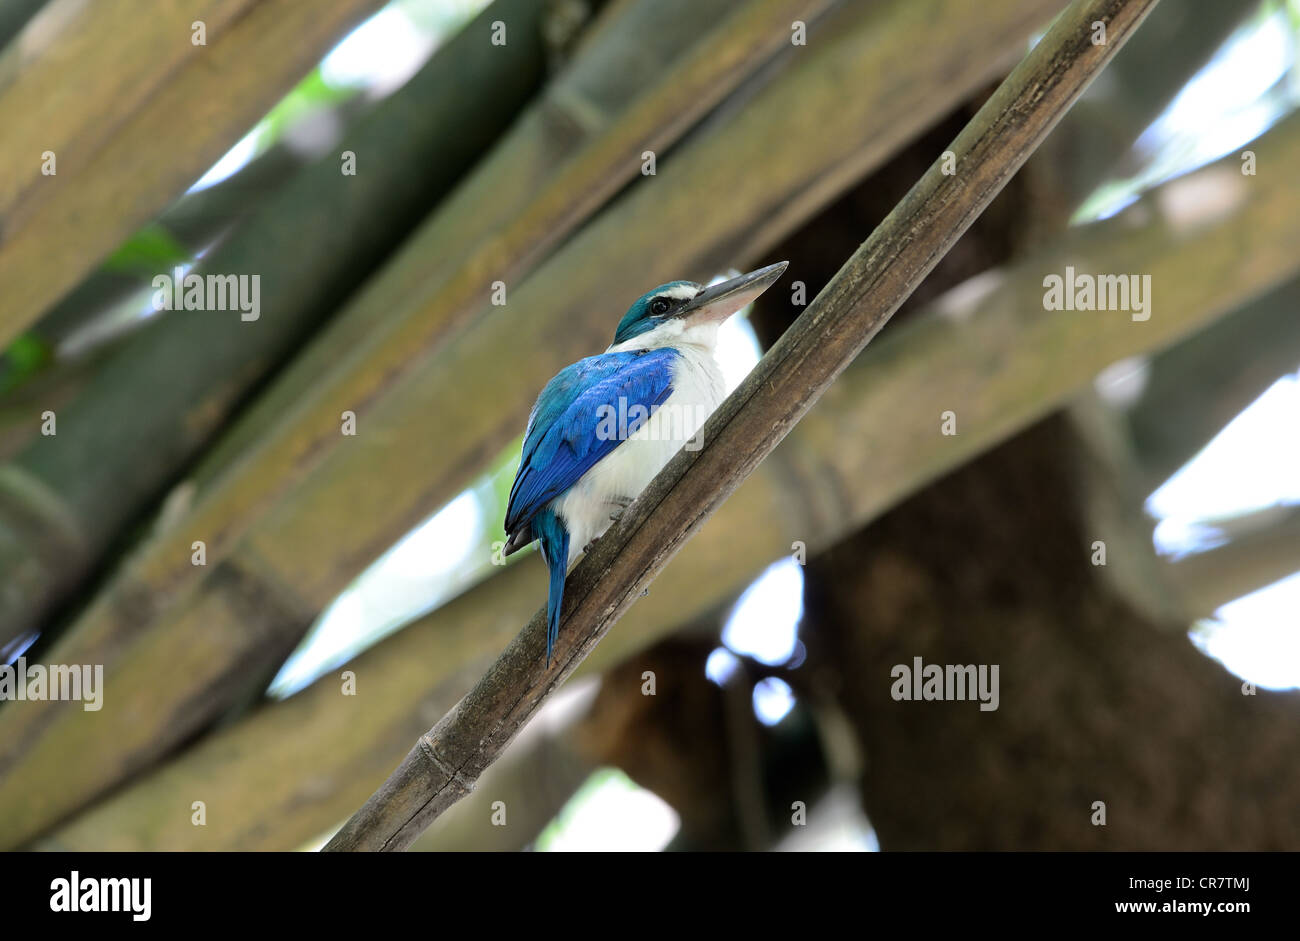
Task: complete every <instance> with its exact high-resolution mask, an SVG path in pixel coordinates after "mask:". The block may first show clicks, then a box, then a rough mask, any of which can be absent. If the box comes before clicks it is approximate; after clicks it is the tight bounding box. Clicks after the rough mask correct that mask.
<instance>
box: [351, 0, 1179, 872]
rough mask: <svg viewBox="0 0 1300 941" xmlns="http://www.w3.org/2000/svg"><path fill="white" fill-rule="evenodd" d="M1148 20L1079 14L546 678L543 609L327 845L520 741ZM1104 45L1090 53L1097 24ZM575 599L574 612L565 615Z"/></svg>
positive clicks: (576, 589)
mask: <svg viewBox="0 0 1300 941" xmlns="http://www.w3.org/2000/svg"><path fill="white" fill-rule="evenodd" d="M1153 5H1154V0H1076V2H1075V3H1073V4H1071V6H1070V7H1069V9H1067V10H1066V11H1065V13H1063V14H1062V15H1061V17H1060V18H1058V19H1057V21H1056V22H1055V23H1054V24H1053V26H1052V28H1051V29H1050V30H1049V31H1048V33H1047V35H1046V36H1045V37H1044V38H1043V40H1042V42H1040V43H1039V44H1038V45H1037V46H1036V47H1035V48H1034V50H1033V51H1031V52H1030V54H1029V56H1028V57H1027V58H1026V59H1025V61H1024V62H1023V63H1021V65H1019V66H1017V67H1016V69H1015V71H1013V72H1012V73H1011V75H1010V76H1009V77H1008V78H1007V80H1006V81H1005V82H1003V84H1002V85H1001V86H1000V87H999V89H998V90H997V92H995V93H994V94H993V96H992V97H991V98H990V99H989V101H988V102H986V103H985V105H984V106H983V107H982V108H981V109H980V110H979V112H978V113H977V114H976V116H975V117H974V118H973V119H972V121H971V123H970V124H969V125H968V126H967V128H966V129H965V130H964V131H963V132H962V133H961V134H960V135H958V137H957V139H956V140H955V141H954V142H953V144H952V146H951V148H950V150H951V152H952V153H953V154H955V155H956V164H957V166H958V167H960V168H963V170H962V172H958V173H956V174H953V175H947V174H945V173H944V172H943V170H942V169H941V167H940V164H939V163H938V162H936V163H935V164H934V165H932V166H931V168H930V169H929V170H928V171H927V172H926V174H925V176H923V177H922V178H921V180H920V181H919V182H918V183H917V184H916V185H915V186H914V187H913V188H912V190H911V191H910V192H909V193H908V194H907V196H905V197H904V198H903V201H902V202H901V203H899V205H898V206H897V207H896V208H895V209H894V211H893V212H891V213H890V214H889V216H888V217H886V219H885V221H884V222H883V223H881V225H880V226H879V228H877V229H876V231H875V232H873V233H872V235H871V237H870V238H869V239H868V240H867V241H866V242H865V243H864V244H863V245H862V247H861V248H860V249H859V250H858V251H857V252H855V253H854V255H853V257H852V258H850V259H849V261H848V262H847V263H846V264H845V265H844V267H843V268H841V269H840V271H839V273H838V274H837V275H836V276H835V278H834V279H832V281H831V282H830V284H828V285H827V286H826V288H825V290H823V291H822V292H821V293H820V294H819V295H818V296H817V298H816V299H815V300H814V301H813V303H812V304H811V305H810V306H809V308H808V309H807V310H806V311H805V312H804V313H803V314H802V315H801V316H800V317H799V319H798V320H797V321H795V323H794V324H793V325H791V327H790V329H789V330H787V331H786V333H785V334H784V335H783V336H782V337H781V339H780V340H779V341H777V343H776V344H775V345H774V346H773V347H772V349H771V350H770V351H768V354H767V355H766V356H765V357H764V358H763V360H762V362H760V363H759V365H758V367H756V368H755V370H754V371H753V372H752V373H751V374H750V375H749V376H748V377H747V378H746V379H745V381H744V382H743V383H741V385H740V388H738V389H737V390H736V391H735V392H733V393H732V394H731V395H730V396H728V398H727V400H726V401H725V402H723V404H722V405H721V407H720V408H719V409H718V411H717V412H716V413H715V414H714V415H713V416H712V417H711V418H710V419H709V420H708V422H707V423H706V424H705V427H704V431H703V435H702V437H703V440H704V442H705V444H704V446H703V447H702V448H701V449H700V450H698V451H687V450H682V451H680V452H678V454H677V456H676V457H674V458H673V460H672V461H671V462H670V463H669V465H668V466H667V467H666V468H665V469H664V470H663V471H662V472H661V473H660V474H659V475H658V477H656V479H655V480H654V481H653V482H652V483H651V484H650V486H649V488H647V490H646V492H645V493H644V494H643V495H642V496H641V497H639V498H638V499H637V500H636V501H635V502H634V503H633V504H632V506H631V507H629V508H628V510H627V512H626V514H625V515H624V516H623V517H622V518H621V519H620V520H619V521H618V522H616V523H615V524H614V526H613V527H612V528H611V529H610V531H609V532H608V533H606V534H605V536H604V537H602V539H601V540H600V542H599V543H598V544H597V545H596V547H595V548H594V550H592V551H591V552H590V554H588V555H587V556H585V557H584V558H583V559H582V560H581V561H580V562H579V563H578V565H577V567H576V568H575V570H574V572H573V575H572V579H571V584H572V586H573V587H572V589H571V591H572V594H569V595H568V597H567V598H566V602H567V603H566V604H565V615H566V617H565V619H564V621H563V622H562V624H561V631H560V639H559V642H558V645H557V649H556V652H555V659H556V669H555V670H554V671H551V670H550V669H549V668H548V667H547V666H545V665H543V663H542V661H541V660H540V659H539V658H538V657H537V651H538V649H539V647H538V642H539V641H540V639H541V637H542V631H544V630H545V621H546V615H545V609H544V608H543V609H542V610H540V611H539V612H538V613H537V614H536V615H534V617H533V620H532V621H531V622H530V623H529V624H528V626H527V627H526V628H525V629H524V630H523V631H522V632H521V633H520V634H519V635H518V636H517V637H516V638H515V639H514V640H513V641H511V643H510V646H509V647H507V648H506V650H505V652H504V653H503V654H502V655H501V656H500V657H499V658H498V659H497V661H496V662H495V663H494V664H493V665H492V667H491V668H490V669H489V670H488V672H487V673H486V674H485V675H484V677H483V678H482V679H481V680H480V681H479V682H478V684H477V685H476V686H475V687H474V689H472V690H470V692H469V693H468V694H467V695H466V696H465V698H464V699H462V700H461V701H460V702H459V703H457V704H456V706H455V707H453V708H452V710H451V711H449V712H448V713H447V715H445V716H444V717H443V718H442V719H441V720H439V721H438V723H437V724H435V725H434V727H433V728H432V729H430V730H429V731H428V732H426V733H425V734H424V735H422V736H421V737H420V739H419V740H418V742H417V743H416V745H415V747H413V748H412V749H411V751H410V753H409V754H408V755H407V757H406V758H405V759H404V760H403V762H402V763H401V765H399V766H398V768H397V770H396V771H394V772H393V773H392V774H391V775H390V776H389V778H388V780H387V781H386V782H384V784H383V785H382V786H381V787H380V788H379V790H378V791H376V792H375V793H374V795H372V796H371V798H370V799H369V800H368V801H367V802H366V803H365V805H364V806H363V807H362V808H361V809H360V810H359V811H357V813H356V814H354V815H353V817H352V818H351V819H350V820H349V821H348V822H347V823H346V824H344V826H343V828H342V829H341V830H340V831H339V832H338V833H337V834H335V836H334V837H333V838H332V839H331V840H330V841H329V843H328V844H326V846H325V849H326V850H328V851H334V852H339V851H356V850H401V849H405V848H406V847H407V846H408V845H409V844H410V843H411V842H412V841H413V840H414V839H415V838H416V837H417V836H418V835H419V834H420V833H421V832H423V830H424V829H425V828H426V827H427V826H428V825H429V823H430V822H432V821H433V820H434V819H436V818H437V817H438V816H439V815H440V814H441V813H442V812H443V811H444V810H446V808H447V807H449V806H451V804H453V803H455V802H456V801H457V800H459V799H460V798H461V797H463V796H464V795H465V794H466V793H468V792H469V791H470V790H471V789H472V788H473V786H474V782H475V781H476V780H477V778H478V777H479V775H480V774H482V772H483V770H484V769H485V768H486V767H487V766H488V765H490V764H491V763H492V762H493V761H495V760H496V758H497V756H498V755H499V754H500V753H501V751H502V750H503V749H504V748H505V747H506V745H508V744H509V743H510V741H511V740H513V738H514V737H515V736H516V735H517V734H518V733H519V730H520V729H521V728H522V726H523V725H524V724H525V723H526V722H527V721H528V720H529V719H530V718H531V717H532V715H533V714H534V713H535V712H536V710H537V709H538V708H540V706H541V704H542V703H543V702H544V701H545V700H546V699H547V698H548V697H549V696H550V695H551V693H552V692H554V690H555V689H556V688H557V687H558V686H559V685H560V684H561V683H563V682H564V680H565V679H566V678H567V677H568V676H569V674H571V673H572V672H573V671H574V669H576V667H577V666H578V664H579V663H581V661H582V660H583V659H584V658H585V657H586V655H587V653H588V652H590V650H591V648H592V647H594V646H595V644H596V643H597V642H598V641H599V640H600V639H601V637H603V636H604V634H605V633H606V632H607V631H608V630H609V629H610V627H612V626H613V624H614V622H615V621H617V620H618V617H619V616H620V615H621V614H622V613H623V611H625V610H626V609H627V608H628V607H630V606H631V604H632V603H633V601H634V600H635V598H636V597H637V596H638V595H639V594H640V592H641V590H642V589H644V588H645V587H647V586H648V585H649V583H650V582H651V581H652V580H653V579H654V577H655V576H656V575H657V574H658V573H659V571H660V570H661V569H662V568H663V566H664V565H665V564H666V563H667V561H668V560H669V559H670V558H671V557H672V556H673V555H674V554H676V551H677V549H678V548H679V547H680V546H681V544H682V543H684V542H685V541H686V540H687V539H689V538H690V537H691V536H692V535H693V534H694V532H695V531H696V530H697V529H698V528H699V527H700V526H701V525H703V523H704V521H705V520H706V519H707V518H708V517H709V516H710V515H711V514H712V513H713V511H714V510H715V509H716V508H717V507H718V506H719V505H720V504H721V503H722V502H723V501H724V500H725V499H726V498H727V497H728V496H729V495H730V493H731V492H732V491H733V490H734V489H735V488H736V487H737V486H738V485H739V483H740V482H741V481H742V480H744V478H745V477H747V476H748V475H749V473H750V472H751V471H752V470H753V469H754V468H755V467H756V466H757V465H758V464H759V462H761V461H762V460H763V458H765V457H766V456H767V455H768V453H769V452H770V451H771V450H772V449H773V448H775V447H776V445H777V444H778V443H779V442H780V441H781V439H782V438H784V437H785V435H786V434H787V433H788V432H789V430H790V429H791V428H792V427H793V426H794V425H795V423H796V422H798V421H799V419H800V418H802V417H803V415H804V413H805V412H806V411H807V410H808V409H809V408H810V407H811V406H812V404H813V403H814V402H815V401H816V400H817V399H818V398H820V396H821V394H822V393H823V392H824V391H825V390H826V388H827V387H828V386H829V385H830V383H831V382H832V381H834V379H835V377H836V376H837V375H839V373H840V372H842V371H843V370H844V368H845V367H846V366H847V365H848V364H849V363H850V362H851V361H852V360H853V358H854V357H855V356H856V355H857V354H858V352H860V351H861V349H862V347H863V346H865V345H866V344H867V343H868V342H869V341H870V340H871V338H872V337H873V336H874V335H875V334H876V333H877V332H878V331H879V330H880V328H881V327H882V326H884V324H885V322H886V321H888V319H889V317H890V316H892V314H893V313H894V311H895V310H897V309H898V307H899V306H900V305H901V304H902V302H903V301H904V300H905V299H906V298H907V296H908V295H909V294H911V293H912V291H914V290H915V289H916V286H917V285H918V284H919V283H920V282H921V280H922V279H923V278H924V277H925V275H926V274H928V273H929V271H930V269H931V268H932V267H933V266H934V265H935V263H936V262H937V261H938V259H939V258H941V257H942V256H943V255H944V254H945V253H946V252H947V251H948V250H949V249H950V248H951V247H952V245H953V244H954V243H955V242H956V241H957V238H958V237H959V236H960V235H961V233H963V232H964V231H965V230H966V229H967V228H968V227H969V225H970V223H971V221H972V220H973V219H974V218H975V217H976V216H977V215H979V213H980V212H982V211H983V209H984V208H985V207H986V206H987V205H988V203H989V202H990V201H991V200H992V199H993V197H994V196H995V195H996V194H997V193H998V192H999V191H1000V190H1001V188H1002V187H1003V185H1005V183H1006V181H1007V180H1008V179H1010V177H1011V176H1012V174H1014V173H1015V172H1016V170H1018V169H1019V168H1020V166H1021V164H1023V163H1024V161H1025V160H1026V159H1027V158H1028V156H1029V154H1030V153H1032V152H1033V150H1034V148H1035V147H1037V146H1038V144H1039V143H1040V142H1041V141H1042V139H1043V138H1044V137H1045V136H1046V135H1047V133H1048V131H1050V130H1051V128H1052V127H1053V126H1054V125H1055V124H1056V122H1057V121H1058V120H1059V119H1060V117H1061V115H1062V114H1063V113H1064V112H1065V111H1066V110H1067V109H1068V108H1069V106H1070V105H1071V104H1072V103H1073V102H1074V100H1075V99H1076V98H1077V97H1078V96H1079V94H1081V93H1082V91H1083V89H1084V88H1085V87H1086V86H1087V84H1088V83H1089V82H1090V81H1091V80H1092V79H1093V78H1094V77H1095V76H1096V74H1097V73H1098V71H1100V69H1101V68H1102V67H1103V66H1104V65H1105V63H1106V62H1107V61H1109V60H1110V58H1111V57H1112V56H1113V55H1114V53H1115V52H1116V51H1117V50H1118V49H1119V47H1120V46H1122V45H1123V43H1124V41H1125V40H1126V39H1127V38H1128V36H1129V34H1130V33H1131V31H1132V30H1133V29H1135V28H1136V27H1137V26H1138V25H1139V24H1140V23H1141V21H1142V19H1143V17H1144V16H1145V15H1146V14H1147V13H1148V12H1149V11H1150V9H1151V7H1152V6H1153ZM1097 22H1101V23H1103V24H1105V28H1106V31H1107V39H1106V42H1105V43H1104V44H1103V45H1096V44H1094V43H1093V42H1092V41H1091V40H1090V38H1089V36H1090V35H1091V32H1092V28H1093V24H1095V23H1097ZM570 599H571V600H570Z"/></svg>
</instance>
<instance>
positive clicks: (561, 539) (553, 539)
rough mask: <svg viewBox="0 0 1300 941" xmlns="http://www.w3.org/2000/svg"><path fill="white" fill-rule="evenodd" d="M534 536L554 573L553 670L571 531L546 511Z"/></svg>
mask: <svg viewBox="0 0 1300 941" xmlns="http://www.w3.org/2000/svg"><path fill="white" fill-rule="evenodd" d="M533 535H535V536H536V537H537V544H538V545H539V546H540V547H541V550H542V558H543V559H545V560H546V567H547V569H549V570H550V573H551V588H550V594H549V595H548V596H547V599H546V665H547V666H548V667H549V666H550V665H551V651H552V650H553V649H554V648H555V638H556V637H558V636H559V633H560V607H561V605H562V604H563V603H564V579H565V576H566V575H567V571H568V567H569V531H568V530H567V529H565V528H564V523H562V522H561V521H560V518H559V517H558V516H556V515H555V514H554V513H553V512H552V511H550V510H542V511H541V512H540V513H538V514H537V515H536V516H534V517H533Z"/></svg>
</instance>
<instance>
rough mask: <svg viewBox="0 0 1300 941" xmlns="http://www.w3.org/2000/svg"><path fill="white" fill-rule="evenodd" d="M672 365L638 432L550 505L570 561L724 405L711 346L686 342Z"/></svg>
mask: <svg viewBox="0 0 1300 941" xmlns="http://www.w3.org/2000/svg"><path fill="white" fill-rule="evenodd" d="M677 349H678V352H679V353H680V354H681V356H680V358H679V359H678V360H677V362H676V363H675V364H674V367H673V391H672V394H671V395H669V396H668V399H667V401H665V402H664V403H663V405H661V406H660V407H659V409H658V410H657V411H656V412H655V413H654V414H653V415H651V416H650V418H649V420H648V421H647V422H646V423H645V424H644V425H642V426H641V427H640V428H638V429H637V431H636V432H635V433H634V434H632V435H629V436H628V437H627V439H626V440H624V441H622V442H620V443H619V444H618V446H617V447H615V448H614V450H613V451H611V452H610V453H609V454H607V455H605V457H603V458H601V459H600V460H599V461H598V462H597V463H596V464H595V465H593V466H592V468H591V470H589V471H587V473H586V474H584V475H583V476H582V477H581V478H580V479H579V480H578V482H577V483H576V484H574V485H573V486H572V487H570V488H569V489H568V490H567V491H565V493H564V494H562V495H561V496H559V497H557V498H556V499H555V500H553V501H552V503H551V506H552V507H553V508H554V509H555V511H556V512H557V514H558V515H559V516H560V518H561V519H562V520H563V521H564V524H565V526H566V527H567V528H568V530H569V533H570V537H569V561H570V563H572V561H573V560H574V559H575V558H577V557H578V555H580V554H581V552H582V550H583V548H584V547H585V546H586V545H587V543H589V542H590V541H591V540H592V539H595V538H596V537H598V536H600V535H601V534H603V533H604V532H605V530H606V529H608V528H609V526H610V524H611V523H612V522H613V520H612V518H611V517H612V516H613V515H616V514H618V513H619V512H620V511H621V510H622V508H623V506H624V505H625V504H626V503H627V502H630V501H631V500H633V499H635V498H636V497H637V496H639V495H640V493H641V491H643V490H644V489H645V488H646V487H647V486H648V485H649V483H650V481H651V480H653V479H654V476H655V475H656V474H658V473H659V471H660V470H662V469H663V467H664V465H665V464H667V463H668V461H669V460H670V459H671V458H672V456H673V455H674V454H676V453H677V452H678V451H679V450H680V449H681V447H682V445H683V444H686V443H687V442H688V441H690V442H691V446H692V447H698V446H699V445H700V444H701V442H699V441H698V440H695V441H691V439H692V438H693V437H694V436H695V434H696V432H697V431H699V429H700V427H701V426H702V425H703V424H704V421H705V419H707V418H708V417H709V415H710V414H711V413H712V412H713V410H714V409H716V408H717V407H718V405H720V404H721V403H722V399H723V396H724V393H725V386H724V385H723V381H722V372H721V370H720V369H719V368H718V364H717V361H716V360H715V359H714V358H713V354H712V352H711V350H709V349H707V348H705V347H700V346H695V345H693V344H692V345H683V346H680V347H678V348H677Z"/></svg>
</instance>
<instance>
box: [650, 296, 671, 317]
mask: <svg viewBox="0 0 1300 941" xmlns="http://www.w3.org/2000/svg"><path fill="white" fill-rule="evenodd" d="M672 306H673V305H672V304H669V303H668V302H667V301H666V300H664V299H663V298H662V297H656V298H655V299H654V300H653V301H651V302H650V313H652V314H654V315H655V316H659V315H660V314H666V313H668V308H670V307H672Z"/></svg>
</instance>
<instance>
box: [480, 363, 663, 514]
mask: <svg viewBox="0 0 1300 941" xmlns="http://www.w3.org/2000/svg"><path fill="white" fill-rule="evenodd" d="M679 357H680V354H679V353H677V351H676V350H672V349H657V350H639V351H635V352H625V353H602V354H601V355H599V356H589V357H587V358H586V359H582V360H579V361H578V362H576V363H574V364H573V365H572V366H569V367H567V368H565V369H563V370H561V372H560V373H559V374H558V375H557V376H556V377H555V378H554V379H552V380H551V381H550V382H549V383H547V384H546V388H545V389H543V390H542V394H541V395H540V396H538V399H537V404H536V405H534V406H533V413H532V415H531V416H530V418H529V419H528V430H527V432H526V433H525V434H524V447H523V455H522V458H521V460H520V462H519V472H518V474H517V475H516V477H515V482H514V486H512V487H511V488H510V500H509V503H508V504H507V507H506V520H505V529H506V532H507V533H509V534H512V535H513V534H514V533H515V532H517V531H519V530H521V529H523V527H525V526H527V525H529V523H530V521H534V520H535V517H536V516H537V514H538V513H539V511H540V510H541V509H542V507H544V506H545V505H546V504H547V503H549V502H550V501H551V500H553V499H555V498H556V497H558V496H560V495H561V494H563V493H564V492H565V491H566V490H568V489H569V488H570V487H572V486H573V485H574V484H576V483H577V482H578V480H579V479H580V478H581V477H582V475H583V474H585V473H586V472H587V471H589V470H591V468H592V467H593V466H594V465H595V464H596V462H597V461H599V460H600V459H601V458H603V457H605V455H607V454H609V453H610V452H611V451H613V450H614V448H616V447H617V446H618V445H619V444H620V443H621V441H622V440H623V439H624V437H625V435H627V434H631V433H632V432H634V431H636V429H637V428H638V427H640V425H641V424H642V423H643V420H644V419H637V418H635V417H634V418H632V419H631V420H629V421H628V426H627V428H626V429H619V433H618V434H617V435H614V436H608V435H606V436H603V437H602V436H601V435H599V434H598V433H597V432H598V429H599V427H600V424H601V422H602V407H604V408H612V409H614V410H615V412H614V414H620V415H621V414H627V413H628V412H629V411H633V410H634V407H635V406H637V405H640V406H642V407H643V408H644V409H645V415H649V414H652V413H653V412H654V410H655V409H657V408H658V407H659V406H660V405H662V404H663V403H664V402H665V401H666V400H667V398H668V396H669V395H671V394H672V372H673V364H674V363H675V362H676V361H677V359H678V358H679ZM620 399H622V400H623V404H622V406H621V408H620V401H619V400H620ZM533 534H534V536H535V537H536V536H537V532H536V527H535V526H534V530H533Z"/></svg>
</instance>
